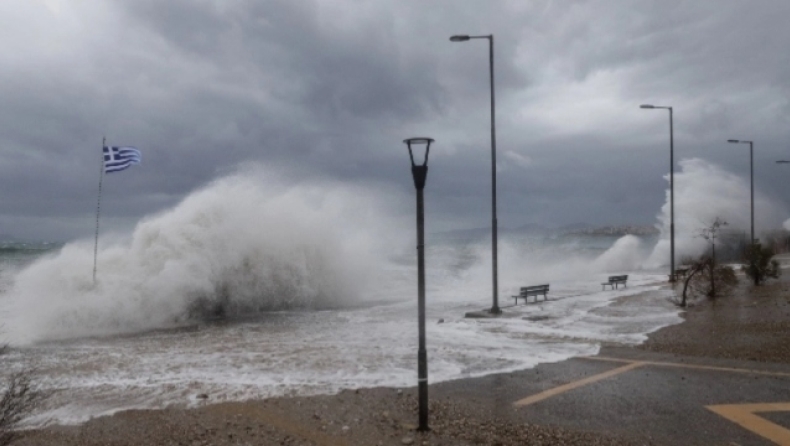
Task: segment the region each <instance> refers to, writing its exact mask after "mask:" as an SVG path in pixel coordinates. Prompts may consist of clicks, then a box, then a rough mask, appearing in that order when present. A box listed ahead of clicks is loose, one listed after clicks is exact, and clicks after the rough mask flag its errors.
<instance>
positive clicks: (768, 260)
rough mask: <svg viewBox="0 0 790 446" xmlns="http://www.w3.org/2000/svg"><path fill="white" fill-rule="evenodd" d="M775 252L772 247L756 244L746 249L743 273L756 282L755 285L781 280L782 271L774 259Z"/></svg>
mask: <svg viewBox="0 0 790 446" xmlns="http://www.w3.org/2000/svg"><path fill="white" fill-rule="evenodd" d="M773 256H774V250H773V249H772V248H770V247H767V246H766V247H763V246H762V245H761V244H759V243H755V244H753V245H752V246H750V247H749V248H747V249H746V258H745V262H744V263H745V264H744V265H743V268H742V270H743V272H744V273H746V275H747V276H749V278H750V279H752V280H753V281H754V284H755V285H760V284H762V283H763V282H765V281H766V280H768V279H776V278H779V275H780V274H781V273H782V270H781V269H780V268H779V262H777V261H776V260H774V259H773Z"/></svg>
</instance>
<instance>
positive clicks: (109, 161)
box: [104, 147, 141, 173]
mask: <svg viewBox="0 0 790 446" xmlns="http://www.w3.org/2000/svg"><path fill="white" fill-rule="evenodd" d="M140 159H141V156H140V151H139V150H137V149H136V148H134V147H105V148H104V173H110V172H120V171H122V170H124V169H128V168H129V166H131V165H132V164H140Z"/></svg>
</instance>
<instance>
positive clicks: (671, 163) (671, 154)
mask: <svg viewBox="0 0 790 446" xmlns="http://www.w3.org/2000/svg"><path fill="white" fill-rule="evenodd" d="M639 108H642V109H647V110H653V109H657V108H662V109H665V110H669V281H670V282H674V281H675V135H674V131H673V128H672V127H673V124H672V107H667V106H659V105H650V104H643V105H640V106H639Z"/></svg>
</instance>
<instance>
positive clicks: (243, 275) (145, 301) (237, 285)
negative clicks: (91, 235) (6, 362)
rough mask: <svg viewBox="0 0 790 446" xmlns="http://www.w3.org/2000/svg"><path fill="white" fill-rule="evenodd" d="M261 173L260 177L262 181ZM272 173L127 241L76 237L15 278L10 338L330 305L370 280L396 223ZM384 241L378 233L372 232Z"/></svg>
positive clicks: (220, 186)
mask: <svg viewBox="0 0 790 446" xmlns="http://www.w3.org/2000/svg"><path fill="white" fill-rule="evenodd" d="M261 176H263V177H264V178H266V180H260V179H258V178H260V177H261ZM276 178H277V177H276V176H274V175H272V174H271V173H269V172H260V171H255V172H252V173H250V172H246V173H243V174H238V175H234V176H231V177H228V178H223V179H221V180H218V181H216V182H214V183H212V184H211V185H209V186H208V187H206V188H204V189H202V190H200V191H197V192H195V193H193V194H192V195H190V196H189V197H187V198H186V199H185V200H184V201H183V202H182V203H180V204H179V205H178V206H176V207H175V208H174V209H172V210H171V211H168V212H165V213H162V214H160V215H156V216H153V217H149V218H147V219H145V220H143V221H141V222H140V223H139V224H138V225H137V227H136V228H135V230H134V232H133V233H132V234H131V235H130V236H129V237H125V238H123V237H121V238H118V237H106V238H103V239H102V241H101V243H100V247H101V249H100V251H99V255H98V268H99V271H98V281H97V282H96V283H95V284H94V283H93V280H92V275H91V271H92V268H93V246H92V243H91V242H87V241H81V242H75V243H70V244H68V245H66V246H65V247H64V248H63V249H62V250H61V251H60V252H59V253H58V254H57V255H55V256H50V257H47V258H44V259H41V260H39V261H38V262H36V263H35V264H33V265H32V266H30V267H28V268H26V269H25V270H24V271H22V272H21V273H19V274H18V275H17V276H16V277H15V279H14V284H13V287H12V288H11V289H10V290H9V291H8V292H7V295H6V299H5V300H6V304H7V306H8V308H9V309H8V312H9V314H12V315H13V317H11V318H9V320H6V321H5V329H6V330H7V332H8V335H9V337H10V339H11V341H12V342H14V343H29V342H34V341H41V340H52V339H64V338H70V337H80V336H89V335H107V334H115V333H129V332H137V331H141V330H148V329H153V328H162V327H169V326H174V325H179V324H183V323H188V322H192V321H194V320H195V319H196V318H200V317H204V316H207V315H211V314H212V313H224V314H227V313H234V312H235V313H246V312H249V311H261V310H267V311H268V310H277V309H293V308H327V307H332V306H337V305H342V304H347V303H349V302H354V301H357V300H359V299H361V298H362V296H364V294H365V293H364V291H365V289H366V288H367V287H368V285H369V284H370V281H371V280H375V279H376V277H377V274H378V273H379V272H380V266H381V265H382V262H383V260H382V257H381V253H382V252H388V251H390V250H389V249H388V248H387V242H392V243H396V240H393V237H392V236H391V235H392V234H403V233H404V232H405V231H402V230H401V231H396V230H389V229H388V226H389V225H390V224H392V223H389V222H392V221H397V219H393V218H391V217H388V218H386V219H384V218H383V217H384V216H385V215H386V214H385V213H384V212H383V211H381V210H379V209H378V203H377V202H376V201H375V200H373V199H372V198H371V197H372V194H371V193H365V192H363V191H361V190H359V189H356V188H353V187H348V186H344V185H340V184H333V183H320V184H311V185H299V186H294V187H289V188H286V187H284V186H283V185H282V181H281V180H276ZM376 230H378V231H381V232H383V233H385V234H388V237H381V236H380V235H379V234H376V233H375V232H374V231H376Z"/></svg>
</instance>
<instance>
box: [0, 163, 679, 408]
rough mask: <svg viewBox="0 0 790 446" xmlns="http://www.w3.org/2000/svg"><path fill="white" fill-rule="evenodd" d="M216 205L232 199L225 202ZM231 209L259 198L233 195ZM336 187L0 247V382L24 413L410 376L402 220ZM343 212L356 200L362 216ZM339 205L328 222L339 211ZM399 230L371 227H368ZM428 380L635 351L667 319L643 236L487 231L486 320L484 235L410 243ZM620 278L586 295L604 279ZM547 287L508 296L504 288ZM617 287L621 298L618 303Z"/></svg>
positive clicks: (270, 194)
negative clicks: (422, 302)
mask: <svg viewBox="0 0 790 446" xmlns="http://www.w3.org/2000/svg"><path fill="white" fill-rule="evenodd" d="M229 197H233V198H232V199H229ZM249 203H261V204H260V206H255V207H250V206H249V205H248V204H249ZM382 208H383V206H382V205H381V204H380V203H378V202H376V200H375V199H371V198H370V197H369V196H367V195H364V194H361V193H360V192H359V191H357V190H349V189H347V188H345V187H343V186H337V187H321V188H319V189H316V188H310V189H309V190H294V189H288V190H285V191H283V190H274V191H273V190H272V188H271V187H261V186H258V185H257V183H256V182H254V181H248V180H246V179H244V178H238V177H236V178H231V179H228V180H224V181H218V182H216V183H214V184H212V185H211V186H209V187H207V188H205V189H203V190H201V191H198V192H196V193H194V194H192V195H191V196H189V197H188V198H187V199H185V200H184V201H183V202H182V203H181V204H179V205H178V206H176V207H175V208H174V209H172V210H170V211H167V212H164V213H162V214H159V215H156V216H152V217H150V218H147V219H144V220H143V221H141V222H140V223H139V224H138V225H137V227H136V228H135V230H134V231H133V232H132V233H130V234H116V235H108V236H106V237H103V238H102V240H101V242H100V249H99V256H98V264H97V266H98V268H97V280H96V282H94V281H93V278H92V269H93V243H92V242H93V241H92V240H82V241H79V240H78V241H74V242H70V243H67V244H46V243H29V244H20V243H5V244H0V269H1V270H0V325H1V326H2V330H3V334H2V339H3V340H4V342H8V343H10V344H11V346H12V348H11V349H10V351H9V352H8V353H6V354H5V355H2V356H0V364H2V366H1V367H0V375H2V374H8V373H11V372H14V371H20V370H33V371H35V374H36V376H37V379H38V381H39V383H40V384H41V385H42V386H43V387H44V388H45V389H50V390H53V391H54V392H53V393H52V396H51V397H50V398H49V399H48V400H47V402H46V405H45V407H44V408H43V409H42V410H41V411H40V412H39V413H37V414H36V416H35V417H34V418H33V419H31V422H32V423H42V422H53V421H54V422H58V423H78V422H81V421H84V420H86V419H88V418H90V417H92V416H97V415H101V414H107V413H112V412H115V411H118V410H122V409H128V408H160V407H166V406H172V405H178V406H190V405H195V404H197V403H198V401H199V399H198V398H197V397H198V395H201V394H206V395H208V396H209V400H210V401H215V402H216V401H225V400H244V399H249V398H262V397H269V396H280V395H309V394H319V393H333V392H337V391H339V390H340V389H346V388H359V387H373V386H413V385H416V382H417V340H418V338H417V302H416V294H417V285H416V274H417V272H416V251H415V249H414V229H413V226H412V225H413V222H412V218H413V216H407V217H409V218H405V219H403V221H404V222H403V225H402V227H397V226H398V225H399V224H401V223H400V220H398V218H393V217H392V216H391V215H389V214H388V213H387V212H386V211H382ZM361 209H364V211H362V210H361ZM351 211H353V212H355V213H356V214H355V218H354V222H355V223H354V226H353V227H348V225H347V224H345V223H344V224H340V222H347V221H348V219H347V216H348V212H351ZM396 233H397V234H405V235H402V236H397V237H396V236H387V237H382V236H381V234H396ZM426 245H427V251H426V273H427V298H426V300H427V303H426V305H427V346H428V361H429V382H439V381H445V380H452V379H458V378H465V377H474V376H481V375H486V374H492V373H499V372H506V371H510V370H518V369H524V368H529V367H533V366H535V365H536V364H539V363H545V362H554V361H561V360H563V359H566V358H569V357H573V356H579V355H591V354H595V353H596V352H597V351H598V349H599V348H600V346H601V344H602V343H616V344H637V343H640V342H643V341H644V340H645V339H646V335H647V334H648V333H650V332H652V331H655V330H657V329H659V328H661V327H663V326H667V325H670V324H675V323H678V322H680V321H681V318H680V317H679V315H678V310H677V309H676V308H675V307H674V306H673V305H672V304H671V302H670V299H669V298H670V292H669V291H668V290H666V289H664V288H662V286H663V283H664V282H665V279H666V271H665V270H666V267H664V266H662V265H655V267H653V266H650V262H647V261H646V259H649V258H650V257H651V255H652V254H653V252H654V251H655V249H656V245H657V241H656V238H655V237H637V236H632V235H629V236H624V237H608V236H589V235H562V234H558V233H548V232H547V233H528V232H518V231H510V232H508V231H503V233H502V235H501V236H500V241H499V284H500V294H499V304H500V306H501V307H502V309H503V311H504V315H503V316H502V317H498V318H491V319H470V318H465V317H464V314H465V313H466V312H469V311H478V310H482V309H485V308H490V306H491V304H492V279H491V241H490V234H477V235H475V234H465V235H458V234H455V235H453V234H447V233H445V234H435V233H430V232H429V233H428V235H427V236H426ZM615 274H618V275H619V274H628V275H629V280H628V285H627V287H626V288H623V287H620V288H619V289H616V290H609V289H607V290H605V291H604V290H602V289H601V288H602V287H601V282H604V281H605V280H606V278H607V276H609V275H615ZM544 283H548V284H550V291H549V295H548V299H547V300H546V301H542V302H539V303H536V304H529V305H524V304H523V303H520V304H519V305H518V306H514V305H513V299H512V298H511V296H512V295H513V294H515V293H517V291H518V288H519V287H520V286H526V285H538V284H544ZM629 299H632V300H634V302H638V304H637V305H623V304H622V303H623V302H629Z"/></svg>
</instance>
